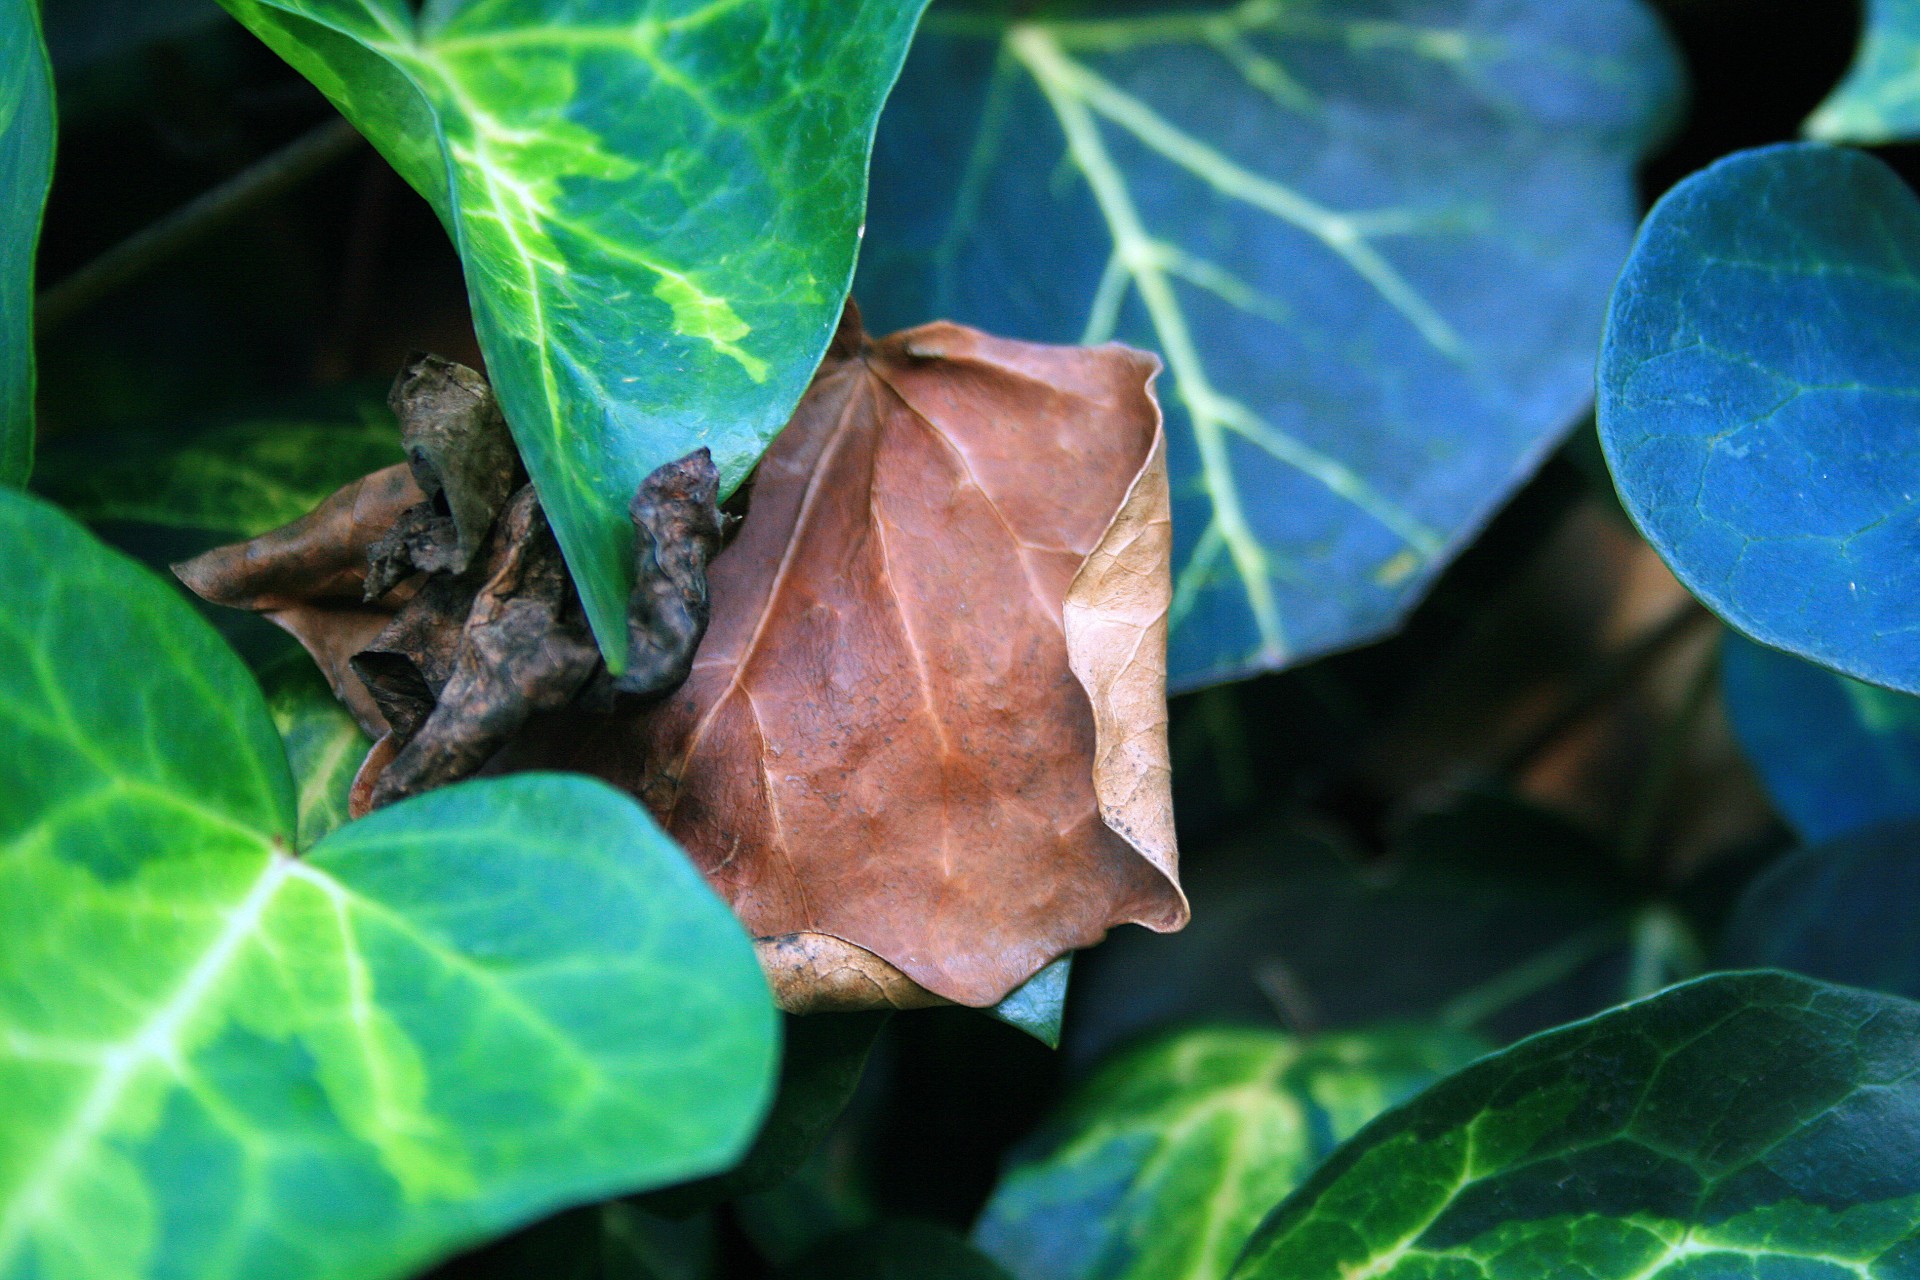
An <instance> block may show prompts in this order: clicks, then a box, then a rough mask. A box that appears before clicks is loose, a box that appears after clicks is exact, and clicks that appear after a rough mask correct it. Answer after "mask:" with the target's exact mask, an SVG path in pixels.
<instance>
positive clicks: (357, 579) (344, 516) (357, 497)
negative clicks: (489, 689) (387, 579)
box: [173, 463, 426, 737]
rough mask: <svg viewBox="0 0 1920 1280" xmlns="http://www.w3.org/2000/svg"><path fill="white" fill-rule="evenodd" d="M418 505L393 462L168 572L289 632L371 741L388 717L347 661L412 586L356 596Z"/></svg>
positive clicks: (408, 478)
mask: <svg viewBox="0 0 1920 1280" xmlns="http://www.w3.org/2000/svg"><path fill="white" fill-rule="evenodd" d="M425 500H426V495H425V494H423V493H422V492H421V491H420V487H419V486H418V485H417V484H415V483H414V479H413V475H412V473H411V472H409V471H408V469H407V466H406V464H405V463H396V464H395V465H393V466H391V467H386V468H384V469H382V470H379V471H376V472H374V473H373V474H372V475H369V476H363V477H362V478H361V479H358V480H355V481H354V482H353V483H352V484H349V485H346V486H345V487H343V488H341V489H340V490H339V491H338V492H336V493H335V494H334V495H333V496H332V497H330V498H328V499H327V500H326V501H325V502H323V503H321V504H320V505H319V506H318V507H315V508H314V509H313V510H312V511H311V512H309V513H307V514H306V515H304V516H302V517H301V518H300V519H298V520H296V521H294V522H293V523H292V524H290V525H287V526H285V527H284V528H280V529H275V530H274V531H273V532H271V533H264V534H261V535H260V536H259V537H257V538H254V539H253V540H251V541H249V542H240V543H235V544H233V545H232V546H225V547H216V548H214V549H213V550H212V551H209V552H207V553H206V554H205V555H202V556H197V557H195V558H194V559H192V560H188V561H186V562H185V563H183V564H177V565H175V566H173V571H174V573H175V574H176V575H177V576H178V577H179V579H180V581H182V582H184V583H185V584H186V585H187V586H188V587H189V588H190V589H191V590H193V591H194V592H195V593H196V594H198V595H199V596H201V597H202V598H204V599H207V600H211V601H212V602H214V603H215V604H224V605H231V606H232V607H234V608H236V609H251V610H253V611H255V612H256V613H263V614H265V615H266V616H267V617H268V618H270V619H272V620H273V621H274V622H275V623H277V624H278V625H279V626H281V627H283V628H285V629H286V630H287V631H289V632H291V633H292V635H293V637H294V638H295V639H296V640H298V641H299V642H300V643H301V644H302V645H304V646H305V647H306V650H307V652H308V653H310V654H312V655H313V660H314V661H315V662H316V663H318V664H319V666H320V670H321V671H323V672H325V673H326V677H327V683H328V684H330V685H332V686H333V692H334V696H336V697H337V698H339V699H340V700H341V701H342V702H344V703H345V704H346V705H347V707H348V709H349V710H351V711H352V712H353V715H354V718H355V719H356V720H358V721H359V722H360V726H361V727H362V728H363V729H365V730H366V731H367V733H368V734H369V735H370V736H373V737H379V736H380V735H381V734H384V733H385V732H386V731H387V723H386V719H385V718H384V717H383V716H382V715H381V713H380V708H379V707H378V706H377V705H376V704H375V702H374V700H373V696H372V695H371V694H370V693H369V692H368V691H367V688H366V686H365V685H363V684H361V683H360V681H359V680H358V679H357V678H356V677H355V676H354V674H353V672H352V671H351V670H350V669H349V668H348V665H347V664H348V662H349V660H350V659H352V657H353V655H354V654H356V653H358V652H360V650H362V649H364V648H366V646H367V645H368V644H369V643H370V642H371V641H372V640H373V638H374V637H375V636H377V635H379V634H380V632H381V631H382V630H383V629H385V627H386V625H387V623H388V622H389V621H390V620H391V619H392V617H393V614H394V611H395V610H396V609H397V608H399V606H400V603H401V602H402V601H403V600H404V599H405V598H406V597H407V596H408V595H409V594H410V593H411V587H410V586H409V585H402V586H400V587H398V588H395V589H394V590H392V591H390V592H388V593H386V594H385V595H384V596H383V597H382V598H381V599H379V600H376V601H374V602H372V603H368V602H366V601H365V600H363V599H362V595H363V592H364V590H365V585H366V579H367V553H368V551H369V549H371V548H372V547H373V545H374V544H375V543H376V542H378V541H379V540H380V539H381V538H383V537H385V536H386V534H387V533H388V531H389V530H391V529H392V528H393V526H394V523H395V522H396V521H397V520H399V518H400V516H401V515H402V514H403V513H405V512H406V511H407V509H408V508H410V507H413V506H415V505H417V504H419V503H421V502H423V501H425Z"/></svg>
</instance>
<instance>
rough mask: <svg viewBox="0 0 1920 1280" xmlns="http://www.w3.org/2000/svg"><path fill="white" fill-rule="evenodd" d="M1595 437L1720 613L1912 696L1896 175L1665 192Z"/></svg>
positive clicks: (1915, 313) (1617, 331)
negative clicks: (1598, 432) (1906, 691)
mask: <svg viewBox="0 0 1920 1280" xmlns="http://www.w3.org/2000/svg"><path fill="white" fill-rule="evenodd" d="M1600 433H1601V441H1602V443H1603V444H1604V446H1605V448H1606V452H1607V463H1608V465H1609V466H1611V467H1612V469H1613V475H1614V480H1615V482H1616V483H1617V484H1618V486H1619V489H1620V497H1621V501H1622V502H1623V503H1624V504H1625V506H1626V508H1627V512H1628V514H1630V515H1631V516H1632V517H1633V519H1634V522H1635V523H1636V524H1638V525H1639V526H1640V529H1641V532H1643V533H1644V534H1646V536H1647V539H1648V540H1649V541H1650V542H1652V544H1653V546H1654V548H1655V550H1657V551H1659V553H1660V554H1661V556H1662V557H1663V558H1664V559H1665V560H1666V561H1667V563H1668V564H1669V565H1670V566H1671V567H1672V568H1673V571H1674V572H1675V573H1676V574H1678V575H1679V577H1680V580H1681V581H1682V582H1684V583H1686V585H1687V587H1688V588H1689V589H1690V590H1692V591H1693V593H1694V594H1695V595H1697V596H1699V597H1700V599H1701V600H1702V601H1704V602H1705V603H1706V604H1707V606H1708V607H1709V608H1711V609H1712V610H1713V611H1714V612H1715V613H1717V614H1719V615H1720V616H1721V617H1722V618H1724V619H1726V620H1727V621H1728V622H1729V623H1731V624H1732V625H1733V626H1735V627H1737V628H1738V629H1739V630H1741V631H1743V632H1745V633H1746V634H1747V635H1749V636H1752V637H1753V638H1754V639H1756V640H1759V641H1761V642H1762V643H1764V644H1770V645H1773V646H1775V647H1776V648H1780V649H1785V650H1787V651H1788V652H1791V653H1797V654H1799V655H1801V656H1802V657H1806V658H1811V659H1813V660H1814V661H1815V662H1819V663H1822V664H1824V665H1826V666H1830V667H1833V668H1835V669H1836V670H1839V671H1842V672H1845V673H1846V674H1848V675H1852V676H1856V677H1858V678H1860V679H1862V680H1866V681H1869V682H1871V683H1874V684H1880V685H1887V686H1890V687H1892V688H1896V689H1905V690H1908V691H1910V692H1912V691H1920V201H1916V200H1915V199H1914V196H1913V193H1912V192H1910V191H1909V190H1908V189H1907V187H1906V185H1905V184H1904V183H1902V182H1901V181H1900V179H1899V178H1898V177H1896V176H1895V175H1894V173H1893V171H1892V170H1891V169H1889V168H1887V166H1886V165H1884V164H1882V163H1881V162H1880V161H1878V160H1875V159H1873V158H1872V157H1870V156H1867V155H1864V154H1861V153H1860V152H1856V151H1847V150H1843V149H1837V148H1832V147H1826V146H1820V145H1817V144H1808V143H1803V144H1797V145H1792V146H1785V147H1774V148H1767V149H1763V150H1759V151H1748V152H1743V153H1741V154H1739V155H1736V156H1734V157H1732V158H1730V159H1727V160H1723V161H1721V162H1720V163H1718V164H1716V165H1714V166H1713V167H1712V168H1711V169H1708V170H1707V171H1705V172H1704V173H1700V174H1696V175H1695V176H1693V177H1691V178H1689V179H1688V180H1687V181H1685V182H1683V183H1681V184H1680V185H1679V186H1678V187H1676V188H1675V189H1674V190H1673V191H1672V192H1670V193H1668V195H1667V196H1666V198H1665V199H1663V200H1662V201H1661V202H1660V204H1659V206H1658V207H1657V208H1655V210H1654V211H1653V214H1652V215H1651V216H1650V217H1649V218H1648V219H1647V225H1646V227H1645V229H1644V230H1642V232H1641V234H1640V241H1639V243H1638V244H1637V245H1636V246H1635V248H1634V251H1633V256H1632V258H1631V259H1630V260H1629V262H1628V264H1627V269H1626V272H1625V274H1624V275H1623V276H1622V277H1621V280H1620V286H1619V288H1618V290H1617V291H1616V292H1615V294H1614V299H1613V309H1612V313H1611V316H1610V319H1609V321H1608V328H1607V339H1606V345H1605V348H1604V350H1603V352H1602V354H1601V362H1600Z"/></svg>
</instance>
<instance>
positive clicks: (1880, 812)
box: [1721, 635, 1920, 994]
mask: <svg viewBox="0 0 1920 1280" xmlns="http://www.w3.org/2000/svg"><path fill="white" fill-rule="evenodd" d="M1721 664H1722V665H1721V670H1722V672H1723V676H1722V679H1723V682H1724V685H1725V691H1726V700H1727V716H1728V718H1729V719H1731V720H1732V722H1733V730H1734V734H1735V736H1736V737H1738V738H1739V740H1740V745H1741V747H1742V748H1743V749H1744V750H1745V751H1746V754H1747V758H1748V759H1749V760H1751V761H1752V762H1753V766H1754V768H1755V770H1757V771H1758V772H1759V774H1760V777H1761V780H1762V781H1764V782H1765V783H1766V786H1767V792H1768V794H1769V795H1771V796H1772V797H1773V803H1774V806H1775V807H1776V808H1778V809H1779V810H1780V812H1781V814H1782V815H1783V816H1784V817H1785V818H1786V819H1787V821H1788V822H1790V823H1792V824H1793V827H1794V829H1795V830H1796V831H1798V832H1799V833H1800V835H1801V837H1802V838H1804V839H1806V840H1810V841H1816V842H1817V841H1822V840H1831V839H1833V838H1834V837H1836V836H1843V835H1846V834H1847V833H1849V832H1852V831H1858V830H1860V829H1861V828H1863V827H1870V826H1873V825H1875V824H1877V823H1882V822H1890V821H1893V820H1895V819H1899V818H1916V817H1920V698H1915V697H1914V696H1913V695H1911V694H1906V693H1895V692H1893V691H1892V690H1890V689H1881V688H1878V687H1877V686H1874V685H1870V684H1862V683H1860V682H1859V681H1858V680H1850V679H1848V678H1847V677H1846V676H1842V675H1835V674H1834V673H1833V672H1831V671H1828V670H1826V669H1824V668H1822V667H1816V666H1814V665H1813V664H1812V663H1810V662H1803V661H1801V660H1800V659H1799V658H1796V657H1794V656H1792V655H1791V654H1785V653H1781V652H1780V651H1779V650H1777V649H1769V648H1767V647H1766V646H1764V645H1757V644H1754V643H1753V642H1752V641H1750V640H1745V639H1742V638H1741V637H1740V636H1737V635H1730V636H1728V637H1727V641H1726V645H1725V647H1724V648H1723V649H1722V651H1721ZM1917 994H1920V993H1917Z"/></svg>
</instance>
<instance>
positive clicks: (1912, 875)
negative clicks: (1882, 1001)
mask: <svg viewBox="0 0 1920 1280" xmlns="http://www.w3.org/2000/svg"><path fill="white" fill-rule="evenodd" d="M1916 904H1920V823H1915V822H1904V823H1893V824H1890V825H1886V826H1879V827H1873V828H1871V829H1869V830H1865V831H1856V832H1854V833H1853V834H1851V835H1849V836H1846V837H1844V838H1842V839H1839V840H1831V841H1828V842H1827V843H1825V844H1820V845H1816V846H1814V847H1813V848H1811V849H1803V850H1801V851H1799V852H1798V853H1795V854H1793V855H1791V856H1789V857H1787V858H1785V859H1782V860H1781V861H1780V862H1779V863H1777V864H1775V865H1774V866H1773V867H1771V868H1769V869H1768V870H1767V872H1766V873H1765V874H1764V875H1762V876H1761V877H1760V878H1759V879H1757V880H1755V881H1754V882H1753V884H1752V885H1750V886H1748V888H1747V891H1746V893H1745V894H1743V895H1742V897H1741V899H1740V903H1739V905H1738V906H1737V907H1736V908H1735V910H1734V913H1733V917H1732V919H1730V920H1729V921H1728V922H1727V927H1726V932H1725V935H1724V937H1723V938H1722V940H1721V947H1720V956H1719V960H1720V963H1721V965H1722V966H1723V967H1725V968H1734V969H1739V968H1754V967H1761V966H1764V967H1768V968H1777V969H1791V970H1793V971H1794V972H1795V973H1804V974H1806V975H1807V976H1808V977H1812V978H1820V979H1823V980H1825V981H1827V982H1844V983H1846V984H1848V985H1849V986H1856V987H1871V988H1872V989H1874V990H1876V991H1887V992H1891V993H1893V994H1895V995H1903V996H1909V997H1915V998H1920V929H1917V928H1915V926H1914V916H1915V909H1916Z"/></svg>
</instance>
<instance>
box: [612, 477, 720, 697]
mask: <svg viewBox="0 0 1920 1280" xmlns="http://www.w3.org/2000/svg"><path fill="white" fill-rule="evenodd" d="M719 498H720V472H719V471H718V469H716V468H715V467H714V465H713V455H712V454H711V453H710V452H708V451H707V450H705V449H696V450H694V451H693V452H692V453H690V454H688V455H687V456H686V457H684V458H682V459H680V460H679V461H678V462H670V463H668V464H667V465H666V466H663V467H661V468H659V469H658V470H656V471H654V472H653V474H652V475H649V476H648V477H647V478H646V479H645V480H643V481H641V482H640V488H639V490H638V491H637V492H636V493H635V494H634V495H633V502H632V503H631V505H630V506H629V508H628V514H629V515H630V516H631V517H632V519H633V532H634V546H635V549H634V568H635V573H634V586H633V592H632V594H631V595H630V596H629V597H628V599H627V669H626V670H625V671H624V672H622V673H621V674H620V675H619V676H618V677H617V678H616V679H615V680H614V681H613V687H614V688H615V689H616V690H617V691H618V692H620V693H625V694H636V695H646V696H652V695H654V694H659V693H664V692H666V691H668V690H670V689H674V688H677V687H678V686H679V684H680V682H681V681H682V680H685V679H686V678H687V672H688V671H690V670H692V668H693V656H694V650H695V649H696V648H697V647H698V646H699V644H700V638H701V637H702V636H704V635H705V634H706V631H707V620H708V617H709V613H710V608H709V599H708V595H707V565H708V563H709V562H710V561H712V559H713V557H714V556H715V555H717V554H719V551H720V519H721V517H720V507H719Z"/></svg>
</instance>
